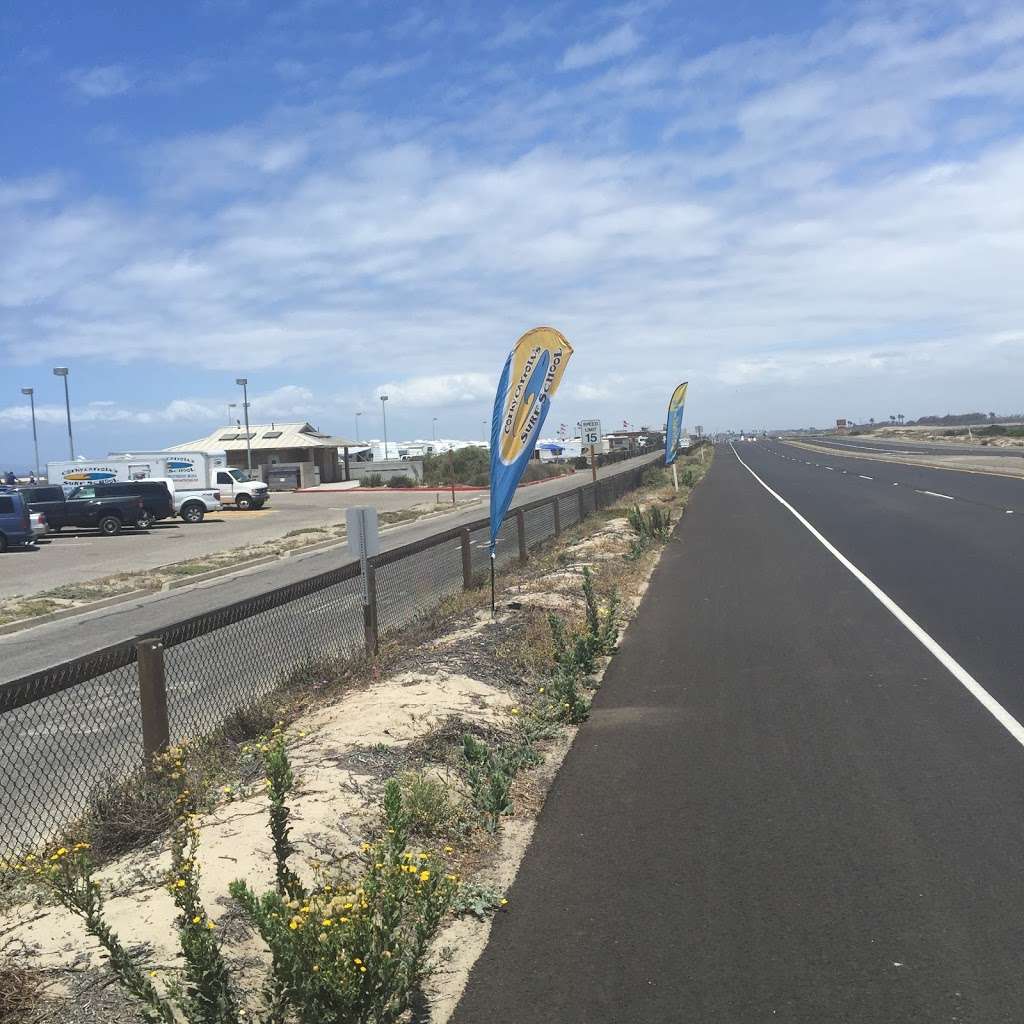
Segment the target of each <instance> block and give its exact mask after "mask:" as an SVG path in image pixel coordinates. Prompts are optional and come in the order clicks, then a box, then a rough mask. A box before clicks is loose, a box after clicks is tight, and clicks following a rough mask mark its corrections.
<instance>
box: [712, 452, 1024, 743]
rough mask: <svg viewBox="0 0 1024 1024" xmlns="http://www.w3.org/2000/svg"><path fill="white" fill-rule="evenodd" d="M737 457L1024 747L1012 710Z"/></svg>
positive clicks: (1023, 735) (1021, 728)
mask: <svg viewBox="0 0 1024 1024" xmlns="http://www.w3.org/2000/svg"><path fill="white" fill-rule="evenodd" d="M732 452H733V455H735V456H736V458H737V459H738V460H739V463H740V465H741V466H742V467H743V468H744V469H745V470H746V471H747V472H748V473H749V474H750V475H751V476H752V477H753V478H754V479H755V480H756V481H757V482H758V483H759V484H760V485H761V486H762V487H763V488H764V489H765V490H766V491H767V492H768V493H769V494H770V495H771V496H772V497H773V498H774V499H775V500H776V501H777V502H779V504H780V505H782V506H783V508H786V509H788V510H789V511H790V512H791V513H792V514H793V516H794V517H795V518H796V519H797V521H798V522H799V523H800V524H801V525H803V526H805V527H806V528H807V530H808V531H809V532H810V533H811V534H812V536H813V537H814V538H815V539H816V540H817V541H819V542H820V543H821V545H822V547H824V548H825V550H826V551H828V552H829V554H831V555H832V556H833V557H834V558H835V559H836V560H837V561H838V562H839V563H840V564H841V565H842V566H844V567H845V568H846V569H848V570H849V572H850V573H851V574H852V575H853V576H854V578H856V579H857V580H859V581H860V582H861V583H863V584H864V586H865V587H866V588H867V589H868V590H869V591H870V592H871V593H872V594H873V595H874V596H875V597H876V598H877V599H878V601H879V602H880V603H881V604H882V605H883V606H884V607H885V608H886V609H887V610H888V611H890V612H891V613H892V614H893V616H894V617H895V618H896V619H897V621H898V622H899V623H900V624H901V625H903V626H904V627H905V628H906V629H907V631H908V632H909V633H910V634H911V636H913V637H914V639H915V640H917V641H918V642H919V643H920V644H921V646H922V647H924V649H925V650H926V651H928V653H929V654H931V655H932V656H933V657H934V658H935V659H936V660H937V661H938V662H939V663H940V664H941V665H942V666H943V668H945V669H946V670H947V671H948V672H949V673H950V675H952V676H953V678H954V679H956V680H957V682H959V683H960V684H961V685H962V686H963V687H964V689H965V690H967V692H968V693H969V694H970V695H971V696H972V697H974V699H975V700H977V701H978V703H979V704H980V705H981V706H982V707H983V708H984V709H985V710H986V711H988V712H989V714H991V715H992V717H993V718H995V720H996V721H997V722H998V723H999V724H1000V725H1001V726H1002V727H1003V728H1004V729H1005V730H1006V731H1007V732H1008V733H1009V734H1010V735H1011V736H1012V737H1013V738H1014V739H1015V740H1016V741H1017V742H1018V743H1019V744H1020V745H1021V746H1024V726H1022V725H1021V724H1020V722H1018V721H1017V719H1016V718H1014V717H1013V715H1011V714H1010V712H1009V711H1007V710H1006V708H1004V707H1003V706H1002V704H1000V703H999V701H997V700H996V699H995V697H993V696H992V695H991V694H990V693H989V692H988V690H986V689H985V687H983V686H982V685H981V683H979V682H978V681H977V679H975V678H974V676H972V675H971V674H970V672H968V671H967V669H965V668H964V667H963V666H962V665H961V664H960V663H959V662H958V661H957V660H956V659H955V658H954V657H953V656H952V655H951V654H950V653H949V652H948V651H946V650H945V648H943V647H942V646H941V645H940V644H939V643H938V642H937V641H936V640H933V639H932V638H931V637H930V636H929V635H928V634H927V633H926V632H925V631H924V630H923V629H922V628H921V627H920V626H919V625H918V624H917V623H916V622H915V621H914V620H913V619H912V618H911V617H910V616H909V615H908V614H907V613H906V612H905V611H904V610H903V609H902V608H901V607H900V606H899V605H898V604H897V603H896V602H895V601H894V600H893V599H892V598H891V597H889V595H888V594H887V593H886V592H885V591H884V590H882V588H881V587H879V586H878V584H877V583H874V582H873V581H872V580H871V579H869V578H868V577H867V576H865V575H864V573H862V572H861V571H860V569H858V568H857V566H855V565H854V564H853V562H851V561H850V560H849V559H848V558H847V557H846V556H845V555H844V554H843V553H842V552H841V551H840V550H839V549H838V548H836V547H834V546H833V545H832V544H831V543H830V542H829V541H828V540H827V539H826V538H825V537H824V536H823V535H822V534H821V533H819V532H818V530H816V529H815V528H814V527H813V526H812V525H811V524H810V523H809V522H808V521H807V520H806V519H805V518H804V517H803V516H802V515H800V513H799V512H797V510H796V509H795V508H794V507H793V506H792V505H790V503H789V502H788V501H786V499H785V498H783V497H782V495H781V494H778V493H776V492H775V491H773V490H772V489H771V488H770V487H769V486H768V485H767V484H766V483H765V482H764V481H763V480H762V479H761V478H760V477H759V476H758V475H757V474H756V473H755V472H754V471H753V470H752V469H751V468H750V467H749V466H748V465H747V464H746V463H745V462H744V461H743V459H741V458H740V454H739V452H738V451H736V448H735V447H733V450H732Z"/></svg>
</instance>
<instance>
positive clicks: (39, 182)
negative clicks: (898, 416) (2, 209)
mask: <svg viewBox="0 0 1024 1024" xmlns="http://www.w3.org/2000/svg"><path fill="white" fill-rule="evenodd" d="M61 188H62V183H61V179H60V175H57V174H41V175H39V176H37V177H34V178H17V179H12V178H8V179H7V180H4V179H3V178H0V206H16V205H19V204H22V203H44V202H46V201H47V200H50V199H55V198H56V197H57V196H58V195H59V194H60V191H61Z"/></svg>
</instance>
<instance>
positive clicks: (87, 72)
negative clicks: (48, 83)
mask: <svg viewBox="0 0 1024 1024" xmlns="http://www.w3.org/2000/svg"><path fill="white" fill-rule="evenodd" d="M67 78H68V81H69V82H70V83H71V85H73V86H74V87H75V89H77V90H78V91H79V92H80V93H81V94H82V95H83V96H85V97H86V98H87V99H90V100H96V99H106V98H108V97H110V96H120V95H121V94H122V93H126V92H128V90H129V89H131V87H132V84H133V82H132V78H131V76H130V75H129V74H128V70H127V69H126V68H125V67H124V66H123V65H122V64H105V65H102V66H100V67H95V68H77V69H76V70H74V71H70V72H68V75H67Z"/></svg>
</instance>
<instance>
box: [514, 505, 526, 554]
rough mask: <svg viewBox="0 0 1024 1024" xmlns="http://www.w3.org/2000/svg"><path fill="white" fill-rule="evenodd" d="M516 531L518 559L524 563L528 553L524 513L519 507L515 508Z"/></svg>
mask: <svg viewBox="0 0 1024 1024" xmlns="http://www.w3.org/2000/svg"><path fill="white" fill-rule="evenodd" d="M516 533H518V534H519V561H520V563H521V564H524V565H525V564H526V560H527V558H529V555H528V554H527V551H526V514H525V513H524V512H523V510H522V509H521V508H517V509H516Z"/></svg>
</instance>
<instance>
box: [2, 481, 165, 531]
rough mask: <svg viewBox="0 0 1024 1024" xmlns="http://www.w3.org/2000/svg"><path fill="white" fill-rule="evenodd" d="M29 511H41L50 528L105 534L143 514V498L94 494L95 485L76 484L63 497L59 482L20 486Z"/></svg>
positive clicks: (130, 522) (133, 524)
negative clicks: (74, 527)
mask: <svg viewBox="0 0 1024 1024" xmlns="http://www.w3.org/2000/svg"><path fill="white" fill-rule="evenodd" d="M19 489H20V491H21V493H22V494H23V495H24V496H25V501H26V502H27V503H28V507H29V511H30V512H44V513H45V514H46V522H47V524H48V525H49V527H50V530H51V532H53V533H56V532H58V531H60V530H61V529H63V528H64V527H65V526H77V527H80V528H84V529H87V530H90V529H91V530H99V531H100V533H102V534H103V535H104V536H105V537H113V536H116V535H117V534H119V533H120V532H121V527H122V526H135V525H137V524H138V522H139V519H140V518H145V509H144V507H143V501H142V498H141V497H140V496H139V495H137V494H129V495H116V496H114V495H111V496H110V497H106V498H105V497H102V493H103V492H102V491H100V492H99V495H100V496H97V490H96V488H95V487H91V486H90V487H76V488H75V490H73V491H72V492H71V493H70V494H68V495H67V496H66V497H65V495H64V489H63V488H62V487H59V486H48V487H22V488H19Z"/></svg>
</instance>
